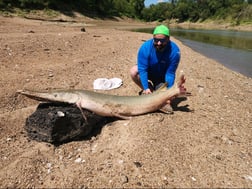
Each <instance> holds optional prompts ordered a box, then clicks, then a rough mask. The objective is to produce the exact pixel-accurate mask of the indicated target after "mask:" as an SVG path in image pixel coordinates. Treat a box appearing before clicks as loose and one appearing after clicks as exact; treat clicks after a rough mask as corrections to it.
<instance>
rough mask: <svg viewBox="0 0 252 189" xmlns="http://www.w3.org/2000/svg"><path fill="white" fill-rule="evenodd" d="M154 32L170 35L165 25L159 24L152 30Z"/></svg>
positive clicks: (154, 33)
mask: <svg viewBox="0 0 252 189" xmlns="http://www.w3.org/2000/svg"><path fill="white" fill-rule="evenodd" d="M156 34H163V35H166V36H170V31H169V29H168V28H167V27H166V26H165V25H160V26H157V27H156V28H155V30H154V32H153V35H156Z"/></svg>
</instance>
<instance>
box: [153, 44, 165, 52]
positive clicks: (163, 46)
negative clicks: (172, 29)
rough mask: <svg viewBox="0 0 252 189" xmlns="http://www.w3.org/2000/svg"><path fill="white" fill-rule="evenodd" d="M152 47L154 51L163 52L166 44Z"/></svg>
mask: <svg viewBox="0 0 252 189" xmlns="http://www.w3.org/2000/svg"><path fill="white" fill-rule="evenodd" d="M154 47H155V49H156V51H159V52H163V51H164V49H165V47H166V44H161V45H157V44H154Z"/></svg>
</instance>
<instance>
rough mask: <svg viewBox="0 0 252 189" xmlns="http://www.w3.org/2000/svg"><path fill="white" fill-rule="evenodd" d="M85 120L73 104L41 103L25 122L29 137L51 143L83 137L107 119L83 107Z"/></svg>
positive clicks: (99, 126)
mask: <svg viewBox="0 0 252 189" xmlns="http://www.w3.org/2000/svg"><path fill="white" fill-rule="evenodd" d="M83 112H84V114H85V116H86V118H87V122H86V121H85V119H84V118H83V116H82V114H81V111H80V110H79V109H78V108H77V107H76V106H75V105H69V104H64V103H58V104H57V103H41V104H39V105H38V107H37V109H36V111H35V112H34V113H33V114H31V115H30V116H29V117H28V118H27V119H26V123H25V130H26V132H27V135H28V137H29V138H30V139H32V140H36V141H42V142H48V143H53V144H59V143H64V142H68V141H73V140H78V139H81V138H82V139H83V138H85V137H87V136H88V135H89V134H90V133H91V132H93V131H94V129H99V128H101V125H104V124H105V123H106V122H107V121H108V120H107V118H106V117H102V116H99V115H97V114H95V113H93V112H91V111H89V110H85V109H83Z"/></svg>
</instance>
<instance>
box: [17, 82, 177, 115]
mask: <svg viewBox="0 0 252 189" xmlns="http://www.w3.org/2000/svg"><path fill="white" fill-rule="evenodd" d="M17 93H19V94H22V95H25V96H27V97H29V98H32V99H35V100H38V101H48V102H64V103H70V104H76V105H77V106H78V107H79V108H83V109H87V110H90V111H92V112H94V113H96V114H98V115H101V116H110V117H119V118H123V119H128V118H130V117H132V116H136V115H141V114H146V113H149V112H154V111H156V110H159V109H160V108H161V107H162V106H163V105H164V104H166V102H167V100H169V99H171V98H172V97H173V96H176V95H179V94H181V91H180V88H179V87H178V85H174V86H173V87H171V88H170V89H167V87H166V86H164V87H162V89H160V90H158V91H155V92H153V93H152V94H148V95H141V96H118V95H110V94H103V93H99V92H94V91H89V90H76V89H69V90H52V91H41V92H39V91H31V90H21V91H17Z"/></svg>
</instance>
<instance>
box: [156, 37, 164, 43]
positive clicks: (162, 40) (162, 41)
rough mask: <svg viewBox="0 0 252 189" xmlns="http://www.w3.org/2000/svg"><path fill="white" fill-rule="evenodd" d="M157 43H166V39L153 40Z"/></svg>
mask: <svg viewBox="0 0 252 189" xmlns="http://www.w3.org/2000/svg"><path fill="white" fill-rule="evenodd" d="M153 40H154V42H155V43H158V42H159V41H160V43H164V42H166V38H162V39H158V38H153Z"/></svg>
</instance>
